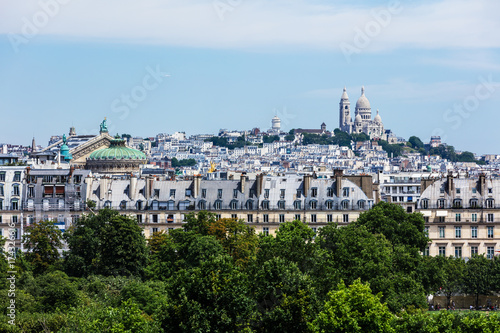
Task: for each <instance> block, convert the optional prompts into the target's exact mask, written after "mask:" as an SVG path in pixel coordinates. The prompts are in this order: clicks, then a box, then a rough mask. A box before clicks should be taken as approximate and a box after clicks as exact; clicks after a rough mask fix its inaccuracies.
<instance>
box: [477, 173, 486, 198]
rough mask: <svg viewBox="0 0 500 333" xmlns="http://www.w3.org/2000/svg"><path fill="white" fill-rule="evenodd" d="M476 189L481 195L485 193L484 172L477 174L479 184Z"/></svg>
mask: <svg viewBox="0 0 500 333" xmlns="http://www.w3.org/2000/svg"><path fill="white" fill-rule="evenodd" d="M478 187H479V188H478V190H479V193H481V195H483V196H484V195H485V194H486V175H485V174H484V173H480V174H479V184H478Z"/></svg>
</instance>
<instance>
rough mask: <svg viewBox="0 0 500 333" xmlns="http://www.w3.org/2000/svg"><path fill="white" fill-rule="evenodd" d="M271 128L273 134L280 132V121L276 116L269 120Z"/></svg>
mask: <svg viewBox="0 0 500 333" xmlns="http://www.w3.org/2000/svg"><path fill="white" fill-rule="evenodd" d="M271 126H272V130H273V131H274V132H279V131H280V130H281V119H280V118H278V116H274V117H273V119H272V120H271Z"/></svg>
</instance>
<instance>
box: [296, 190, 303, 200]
mask: <svg viewBox="0 0 500 333" xmlns="http://www.w3.org/2000/svg"><path fill="white" fill-rule="evenodd" d="M296 196H297V198H300V197H301V196H302V190H300V189H298V190H297V195H296Z"/></svg>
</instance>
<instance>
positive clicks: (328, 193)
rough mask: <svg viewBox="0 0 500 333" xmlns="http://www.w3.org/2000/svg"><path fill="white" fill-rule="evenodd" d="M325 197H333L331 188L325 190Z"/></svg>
mask: <svg viewBox="0 0 500 333" xmlns="http://www.w3.org/2000/svg"><path fill="white" fill-rule="evenodd" d="M326 196H327V197H330V198H331V197H333V188H332V187H329V188H327V189H326Z"/></svg>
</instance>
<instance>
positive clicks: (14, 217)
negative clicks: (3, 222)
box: [12, 215, 17, 223]
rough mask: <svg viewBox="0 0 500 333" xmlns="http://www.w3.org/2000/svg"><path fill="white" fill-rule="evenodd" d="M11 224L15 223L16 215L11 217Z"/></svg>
mask: <svg viewBox="0 0 500 333" xmlns="http://www.w3.org/2000/svg"><path fill="white" fill-rule="evenodd" d="M12 222H13V223H17V215H13V216H12Z"/></svg>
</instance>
